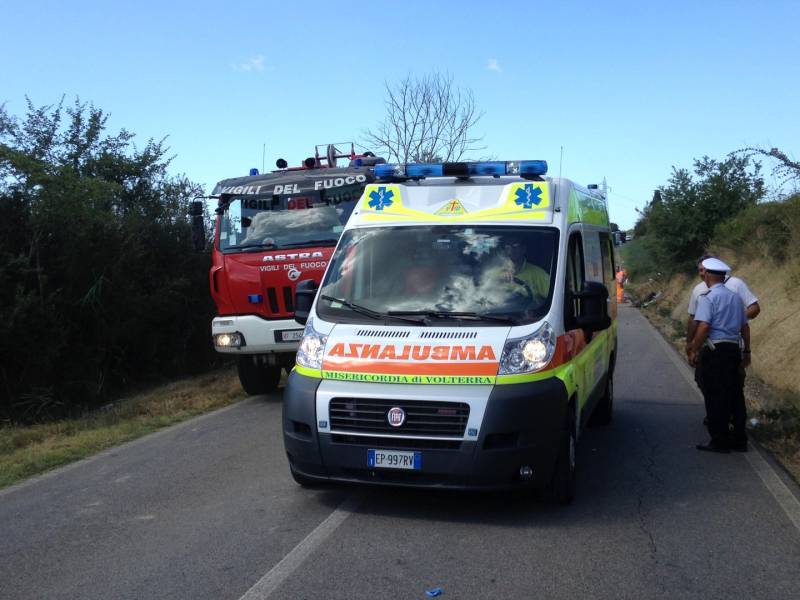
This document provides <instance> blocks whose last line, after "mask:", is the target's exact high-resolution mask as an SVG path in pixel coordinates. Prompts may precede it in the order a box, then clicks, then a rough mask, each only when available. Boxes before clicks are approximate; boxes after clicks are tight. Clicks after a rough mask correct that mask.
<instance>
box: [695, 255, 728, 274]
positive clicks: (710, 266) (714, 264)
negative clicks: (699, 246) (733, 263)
mask: <svg viewBox="0 0 800 600" xmlns="http://www.w3.org/2000/svg"><path fill="white" fill-rule="evenodd" d="M702 264H703V268H704V269H705V270H706V271H718V272H720V273H727V272H728V271H730V270H731V268H730V267H729V266H728V265H726V264H725V263H724V262H722V261H721V260H720V259H718V258H713V257H712V258H707V259H705V260H704V261H703V263H702Z"/></svg>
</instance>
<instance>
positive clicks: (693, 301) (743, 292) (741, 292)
mask: <svg viewBox="0 0 800 600" xmlns="http://www.w3.org/2000/svg"><path fill="white" fill-rule="evenodd" d="M725 287H726V288H728V289H729V290H730V291H732V292H734V293H735V294H736V295H737V296H739V298H740V299H741V300H742V304H744V307H745V308H747V307H748V306H750V305H751V304H755V303H756V302H758V298H756V296H755V294H753V292H751V291H750V288H749V287H747V284H746V283H745V282H744V281H742V280H741V279H739V278H738V277H728V278H727V279H726V280H725ZM707 291H708V286H707V285H706V283H705V281H701V282H700V283H698V284H697V285H696V286H694V289H693V290H692V297H691V298H689V314H690V315H691V316H694V315H695V313H696V312H697V299H698V298H699V297H700V294H705V293H706V292H707Z"/></svg>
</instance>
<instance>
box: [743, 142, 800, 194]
mask: <svg viewBox="0 0 800 600" xmlns="http://www.w3.org/2000/svg"><path fill="white" fill-rule="evenodd" d="M731 154H732V155H739V156H744V157H746V158H752V157H754V156H765V157H767V158H771V159H773V160H775V161H777V164H775V166H774V167H773V168H772V175H773V176H774V177H776V178H778V179H779V180H780V184H779V185H780V186H783V185H785V184H786V183H788V182H790V181H794V182H797V183H800V161H796V160H793V159H791V158H789V155H788V154H786V153H785V152H783V151H782V150H779V149H778V148H770V149H769V150H765V149H764V148H742V149H740V150H736V151H735V152H731Z"/></svg>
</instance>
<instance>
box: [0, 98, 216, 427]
mask: <svg viewBox="0 0 800 600" xmlns="http://www.w3.org/2000/svg"><path fill="white" fill-rule="evenodd" d="M107 120H108V116H107V115H106V114H105V113H104V112H103V111H102V110H100V109H98V108H95V107H94V106H91V105H88V104H86V103H82V102H81V101H79V100H75V102H74V103H73V104H72V105H65V104H64V102H63V101H62V102H61V103H59V104H57V105H55V106H42V107H37V106H34V105H33V104H32V103H31V102H30V101H28V111H27V114H26V115H25V116H24V117H22V118H18V117H16V116H14V115H11V114H9V113H8V112H7V111H6V109H5V107H4V106H3V105H0V280H2V282H3V285H2V287H0V425H3V424H4V425H19V424H32V423H41V422H44V421H48V420H52V419H57V418H69V417H75V416H79V415H82V414H84V413H85V412H86V411H87V410H91V409H93V408H97V407H99V406H103V405H105V404H107V403H108V402H109V401H111V400H113V399H114V398H117V397H119V396H121V395H124V394H127V393H130V391H131V390H132V389H136V388H139V387H141V386H142V385H146V384H152V383H155V382H163V381H169V380H172V379H173V378H175V377H180V376H185V375H189V374H199V373H203V372H205V371H207V370H208V369H209V368H211V367H213V366H214V365H215V364H216V361H217V358H216V356H215V353H214V351H213V349H212V345H211V341H210V334H209V326H208V324H209V323H210V321H211V318H212V314H213V303H212V301H211V298H210V296H209V293H208V268H209V263H210V259H209V257H208V254H203V253H198V252H195V251H194V244H193V240H192V231H191V223H190V217H189V215H188V213H189V202H190V201H191V199H192V198H193V197H194V196H196V195H197V194H198V193H199V192H200V188H199V186H198V185H197V184H195V183H193V182H191V181H189V180H187V179H186V178H185V177H183V176H175V175H171V174H170V173H169V172H168V167H169V163H170V160H171V159H170V157H169V156H168V148H167V147H166V145H165V144H164V140H161V141H154V140H149V141H147V142H146V143H144V144H140V145H137V144H135V142H134V139H135V136H134V134H133V133H131V132H129V131H126V130H125V129H122V130H121V131H119V132H117V133H114V134H111V133H109V132H107Z"/></svg>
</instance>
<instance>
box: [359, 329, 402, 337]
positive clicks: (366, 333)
mask: <svg viewBox="0 0 800 600" xmlns="http://www.w3.org/2000/svg"><path fill="white" fill-rule="evenodd" d="M409 335H411V332H410V331H404V330H402V329H399V330H395V329H386V330H380V329H359V330H358V331H356V336H358V337H374V338H407V337H408V336H409Z"/></svg>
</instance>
